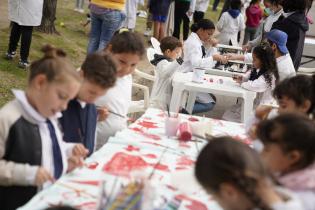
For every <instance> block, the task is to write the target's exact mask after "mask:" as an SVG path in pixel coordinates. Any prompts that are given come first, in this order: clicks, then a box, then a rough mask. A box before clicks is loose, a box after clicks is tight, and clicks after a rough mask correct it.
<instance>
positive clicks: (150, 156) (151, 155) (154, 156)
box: [143, 154, 157, 159]
mask: <svg viewBox="0 0 315 210" xmlns="http://www.w3.org/2000/svg"><path fill="white" fill-rule="evenodd" d="M143 156H144V157H146V158H151V159H156V158H157V156H156V155H155V154H146V155H143Z"/></svg>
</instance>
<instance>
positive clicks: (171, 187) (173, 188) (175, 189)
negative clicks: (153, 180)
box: [166, 185, 178, 191]
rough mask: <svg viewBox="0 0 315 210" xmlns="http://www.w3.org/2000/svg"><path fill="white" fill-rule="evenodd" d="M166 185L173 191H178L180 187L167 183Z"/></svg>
mask: <svg viewBox="0 0 315 210" xmlns="http://www.w3.org/2000/svg"><path fill="white" fill-rule="evenodd" d="M166 187H167V188H168V189H170V190H172V191H177V190H178V189H177V188H176V187H174V186H172V185H166Z"/></svg>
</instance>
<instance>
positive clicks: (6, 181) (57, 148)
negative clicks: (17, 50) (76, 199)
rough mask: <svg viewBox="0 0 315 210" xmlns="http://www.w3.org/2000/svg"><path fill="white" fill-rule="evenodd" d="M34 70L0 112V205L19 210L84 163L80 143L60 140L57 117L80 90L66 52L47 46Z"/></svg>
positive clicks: (31, 68)
mask: <svg viewBox="0 0 315 210" xmlns="http://www.w3.org/2000/svg"><path fill="white" fill-rule="evenodd" d="M42 51H43V52H44V53H45V55H44V57H42V58H41V59H39V60H37V61H34V62H33V63H32V64H31V66H30V74H29V79H28V86H27V88H26V90H25V91H22V90H14V91H13V93H14V95H15V99H14V100H12V101H10V102H8V103H7V104H6V105H5V106H4V107H3V108H2V109H1V110H0V204H1V209H6V210H15V209H17V208H18V207H19V206H22V205H24V204H25V203H27V202H28V201H29V200H30V199H31V198H32V197H33V196H34V195H35V194H36V193H37V191H38V187H43V186H47V184H50V183H51V182H54V180H56V179H58V178H59V177H60V176H62V174H64V173H66V172H68V171H69V170H73V169H74V168H75V167H76V166H80V165H82V161H81V158H82V157H84V156H86V155H87V150H86V149H85V148H84V146H83V145H82V144H70V143H65V142H64V141H62V134H61V131H60V130H59V127H58V121H57V118H58V117H60V115H61V114H60V111H62V110H64V109H66V108H67V104H68V102H69V100H70V99H72V98H74V97H75V95H76V94H77V93H78V90H79V88H80V83H81V81H80V78H79V75H78V73H77V72H76V70H75V68H74V67H73V66H72V65H71V64H70V62H69V61H68V60H67V59H66V58H65V55H66V54H65V53H64V52H63V51H62V50H60V49H55V48H53V47H51V46H49V45H47V46H45V47H44V48H43V49H42Z"/></svg>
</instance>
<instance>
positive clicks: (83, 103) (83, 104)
mask: <svg viewBox="0 0 315 210" xmlns="http://www.w3.org/2000/svg"><path fill="white" fill-rule="evenodd" d="M77 101H78V103H79V104H80V106H81V108H82V109H84V108H85V107H86V102H84V101H81V100H79V99H77Z"/></svg>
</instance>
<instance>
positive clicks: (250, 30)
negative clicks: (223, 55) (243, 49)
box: [243, 0, 263, 45]
mask: <svg viewBox="0 0 315 210" xmlns="http://www.w3.org/2000/svg"><path fill="white" fill-rule="evenodd" d="M259 4H260V0H252V1H251V2H250V4H249V7H247V9H246V29H245V36H244V42H243V44H244V45H245V44H247V42H248V41H251V40H253V39H255V38H256V33H257V29H258V28H259V25H260V20H261V19H262V16H263V12H262V10H261V8H260V6H259Z"/></svg>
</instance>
